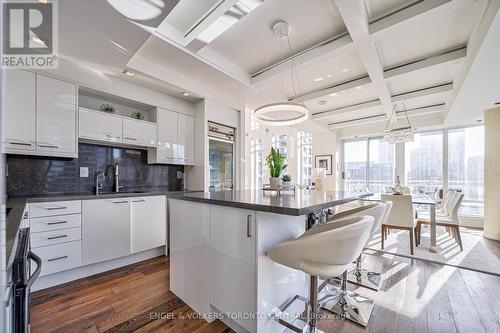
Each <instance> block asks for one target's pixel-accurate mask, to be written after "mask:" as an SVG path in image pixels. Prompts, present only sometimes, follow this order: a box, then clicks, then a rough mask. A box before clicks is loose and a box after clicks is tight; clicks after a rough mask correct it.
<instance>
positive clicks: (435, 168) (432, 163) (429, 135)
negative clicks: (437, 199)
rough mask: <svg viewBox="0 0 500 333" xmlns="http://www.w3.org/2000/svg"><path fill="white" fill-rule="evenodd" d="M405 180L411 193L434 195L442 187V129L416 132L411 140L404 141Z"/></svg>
mask: <svg viewBox="0 0 500 333" xmlns="http://www.w3.org/2000/svg"><path fill="white" fill-rule="evenodd" d="M405 180H406V182H405V184H406V186H409V187H410V188H411V189H412V192H413V193H423V194H428V195H430V196H432V197H434V195H435V193H436V191H437V190H438V189H439V188H442V186H443V132H442V131H438V132H424V133H416V134H415V140H414V141H413V142H407V143H405ZM401 181H403V180H401Z"/></svg>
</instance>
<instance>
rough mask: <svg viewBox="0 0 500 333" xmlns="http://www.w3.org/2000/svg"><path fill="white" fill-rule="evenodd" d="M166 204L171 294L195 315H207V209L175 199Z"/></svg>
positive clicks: (198, 204) (208, 212)
mask: <svg viewBox="0 0 500 333" xmlns="http://www.w3.org/2000/svg"><path fill="white" fill-rule="evenodd" d="M168 203H169V204H168V212H169V213H168V214H169V221H170V230H169V237H170V239H169V245H170V286H171V289H172V292H173V293H175V294H176V295H177V296H178V297H179V298H181V299H182V300H183V301H184V302H185V303H186V304H188V305H189V306H190V307H191V308H192V309H194V310H195V311H197V312H198V313H202V314H209V313H210V312H211V309H210V304H209V287H210V284H209V279H208V276H209V242H210V206H209V205H205V204H201V203H196V202H190V201H183V200H175V199H168ZM245 288H246V286H245ZM213 319H214V318H213V317H211V318H207V320H209V321H212V320H213Z"/></svg>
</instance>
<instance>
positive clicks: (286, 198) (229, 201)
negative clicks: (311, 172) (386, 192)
mask: <svg viewBox="0 0 500 333" xmlns="http://www.w3.org/2000/svg"><path fill="white" fill-rule="evenodd" d="M368 195H370V194H368V193H361V192H343V191H329V192H319V191H308V190H297V192H296V193H295V195H292V194H282V195H281V196H278V195H277V194H275V193H266V194H264V193H263V192H262V191H258V190H256V191H250V190H246V191H220V192H193V193H171V194H169V195H168V197H169V198H171V199H180V200H188V201H195V202H201V203H207V204H212V205H220V206H228V207H235V208H242V209H252V210H258V211H263V212H270V213H276V214H284V215H293V216H300V215H306V214H309V213H312V212H317V211H319V210H321V209H325V208H329V207H333V206H337V205H341V204H343V203H346V202H350V201H354V200H358V199H360V198H363V197H366V196H368Z"/></svg>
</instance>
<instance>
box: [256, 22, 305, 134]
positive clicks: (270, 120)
mask: <svg viewBox="0 0 500 333" xmlns="http://www.w3.org/2000/svg"><path fill="white" fill-rule="evenodd" d="M289 30H290V29H289V26H288V23H286V22H283V21H280V22H277V23H275V24H274V25H273V38H274V36H278V37H279V38H280V42H281V58H282V59H283V60H282V62H283V66H282V67H283V71H282V75H281V81H282V82H281V87H283V77H284V70H285V69H284V67H285V66H284V64H285V61H284V60H285V59H284V56H283V44H286V45H287V46H288V48H289V50H290V51H292V46H291V44H290V38H289V37H288V32H289ZM290 62H291V67H292V68H291V78H292V87H293V92H294V94H295V98H294V99H293V101H290V100H288V98H284V99H283V100H282V101H278V102H274V103H268V104H264V105H262V106H260V107H258V108H257V109H256V110H255V111H254V114H253V117H254V119H255V121H256V122H258V123H260V124H262V125H265V126H290V125H295V124H298V123H301V122H303V121H305V120H307V119H308V118H309V110H308V109H307V107H306V106H305V105H304V102H303V101H302V97H301V95H302V94H298V93H297V88H296V87H295V81H294V75H295V77H296V78H297V86H298V89H299V91H300V92H301V88H300V82H299V79H298V76H297V73H296V71H295V69H294V66H293V58H292V59H291V61H290ZM282 90H283V88H282Z"/></svg>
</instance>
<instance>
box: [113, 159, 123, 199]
mask: <svg viewBox="0 0 500 333" xmlns="http://www.w3.org/2000/svg"><path fill="white" fill-rule="evenodd" d="M114 170H115V184H114V185H115V186H114V189H115V192H120V189H121V188H123V185H120V177H119V176H120V171H119V170H120V168H119V165H118V163H116V165H115V168H114Z"/></svg>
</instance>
